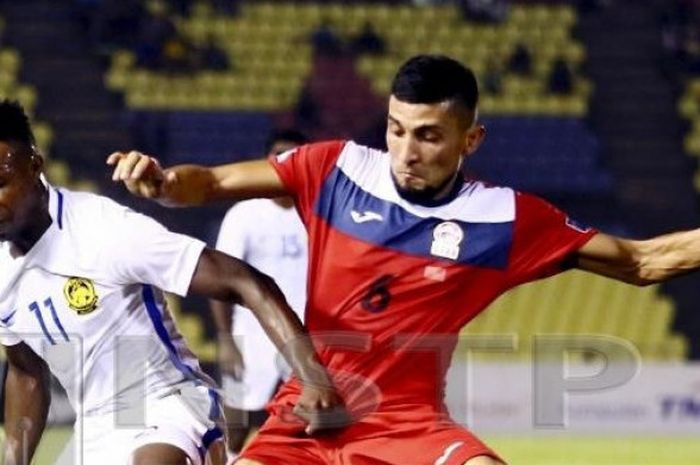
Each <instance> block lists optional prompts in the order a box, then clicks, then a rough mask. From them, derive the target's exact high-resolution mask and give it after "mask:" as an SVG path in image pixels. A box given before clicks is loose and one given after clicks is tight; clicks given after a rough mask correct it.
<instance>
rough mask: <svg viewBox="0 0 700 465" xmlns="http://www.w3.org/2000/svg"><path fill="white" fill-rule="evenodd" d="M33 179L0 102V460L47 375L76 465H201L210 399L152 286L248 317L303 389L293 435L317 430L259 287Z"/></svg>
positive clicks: (29, 434) (293, 331) (282, 321)
mask: <svg viewBox="0 0 700 465" xmlns="http://www.w3.org/2000/svg"><path fill="white" fill-rule="evenodd" d="M41 173H42V159H41V157H40V156H39V155H38V154H37V152H36V149H35V148H34V137H33V135H32V131H31V127H30V125H29V122H28V119H27V117H26V115H25V114H24V112H23V110H22V108H21V107H20V106H19V105H17V104H15V103H11V102H7V101H3V102H0V276H2V280H1V281H0V342H2V344H3V345H4V346H5V351H6V355H7V363H8V375H7V380H6V383H5V399H6V401H5V432H6V441H5V443H4V445H3V450H2V454H3V458H4V463H5V464H6V465H25V464H28V463H30V462H31V459H32V456H33V454H34V451H35V449H36V446H37V444H38V442H39V439H40V437H41V435H42V431H43V429H44V425H45V421H46V415H47V408H48V405H49V394H48V385H47V374H48V372H49V370H50V372H51V373H53V374H54V375H55V376H56V377H57V378H58V379H59V381H60V382H61V384H62V385H63V387H64V388H65V389H66V391H67V393H68V396H69V399H70V400H71V402H72V405H73V406H74V408H75V409H76V412H77V415H78V417H79V419H80V420H81V422H80V423H81V426H82V430H81V438H80V439H81V444H82V447H80V448H79V449H80V450H79V453H78V454H77V455H78V456H77V457H76V463H84V464H89V465H93V464H94V465H97V464H99V465H128V464H133V465H166V464H168V465H170V464H172V465H186V464H201V463H204V460H205V458H206V457H207V452H208V448H209V446H210V445H211V444H212V442H214V441H216V440H218V439H219V438H221V436H222V430H221V429H220V419H221V418H220V415H219V413H220V409H219V405H218V400H217V394H216V392H215V391H214V390H213V389H212V387H213V384H212V383H211V382H210V380H209V379H208V377H207V376H206V375H205V374H204V373H203V372H202V371H201V370H200V368H199V365H198V362H197V360H196V358H195V357H194V356H193V355H192V353H191V352H190V351H189V350H188V349H187V347H186V346H185V343H184V341H183V338H182V337H181V335H180V334H179V333H178V332H177V329H176V328H175V325H174V322H173V320H172V319H171V317H170V314H169V312H168V310H167V308H166V306H165V301H164V299H163V291H167V292H173V293H176V294H179V295H186V294H188V293H194V294H199V295H202V296H205V297H208V298H216V299H220V300H223V301H228V302H231V303H233V302H241V303H243V304H245V305H246V306H247V307H248V308H250V309H252V311H253V312H254V313H255V315H256V317H257V318H258V320H259V321H260V322H261V324H262V325H263V327H264V328H265V329H266V331H267V332H268V334H269V335H270V337H271V338H272V339H273V340H274V341H275V344H276V345H277V346H278V347H279V348H280V349H281V351H282V352H283V353H284V354H285V356H286V357H287V360H288V361H289V363H290V365H291V366H292V367H293V368H294V371H295V373H296V374H297V375H298V376H299V377H301V378H302V379H304V380H305V381H306V396H305V399H303V400H302V401H300V402H299V403H297V404H296V405H295V406H294V409H293V411H290V413H291V414H294V415H295V416H298V417H301V418H304V419H305V420H306V421H308V429H307V433H313V432H314V431H315V430H317V429H322V428H324V427H327V426H328V421H327V417H328V415H327V414H328V413H329V409H331V408H333V407H334V406H340V402H339V397H338V396H337V394H336V393H335V388H333V387H332V384H331V383H330V380H329V378H328V376H327V374H326V372H325V370H323V369H322V368H321V366H320V364H318V362H317V358H316V355H315V352H314V349H313V347H312V346H311V344H310V342H309V340H308V338H307V337H306V336H305V334H304V331H303V327H302V324H301V322H300V321H299V319H298V318H297V317H296V315H295V314H294V312H293V311H292V310H291V309H290V308H289V307H288V305H287V304H286V302H285V300H284V297H283V295H282V294H281V292H280V291H279V289H278V288H277V287H276V286H275V285H274V282H273V281H272V280H271V279H270V278H268V277H267V276H265V275H263V274H262V273H260V272H258V271H257V270H255V269H254V268H252V267H250V266H249V265H247V264H245V263H244V262H242V261H240V260H237V259H234V258H232V257H229V256H227V255H224V254H222V253H220V252H217V251H214V250H212V249H208V248H206V247H205V245H204V244H203V243H202V242H200V241H198V240H195V239H192V238H189V237H187V236H183V235H180V234H175V233H172V232H169V231H168V230H167V229H165V228H164V227H162V226H161V225H160V224H158V223H156V222H155V221H153V220H151V219H150V218H148V217H146V216H143V215H140V214H137V213H135V212H133V211H131V210H129V209H127V208H125V207H122V206H120V205H118V204H116V203H114V202H112V201H111V200H109V199H107V198H104V197H100V196H97V195H93V194H87V193H75V192H70V191H68V190H64V189H57V188H55V187H53V186H51V185H49V184H47V183H46V182H45V181H44V180H43V177H42V175H41ZM338 410H340V411H341V412H342V408H339V409H338ZM216 459H217V461H218V462H217V463H221V460H223V459H224V457H217V458H216Z"/></svg>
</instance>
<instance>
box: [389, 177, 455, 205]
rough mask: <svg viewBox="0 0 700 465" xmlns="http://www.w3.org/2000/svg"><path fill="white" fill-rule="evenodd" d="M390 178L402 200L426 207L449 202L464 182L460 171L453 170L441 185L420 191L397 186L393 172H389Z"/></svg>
mask: <svg viewBox="0 0 700 465" xmlns="http://www.w3.org/2000/svg"><path fill="white" fill-rule="evenodd" d="M391 179H392V181H393V182H394V186H395V187H396V191H397V192H398V193H399V195H400V196H401V197H402V198H403V199H404V200H408V201H409V202H411V203H415V204H418V205H423V206H426V207H434V206H438V205H442V204H444V203H447V202H449V201H450V200H452V199H453V198H454V197H455V196H456V195H457V193H458V192H459V190H460V189H461V188H462V185H463V184H464V177H463V176H462V173H461V171H457V172H455V173H454V175H453V176H451V177H450V178H448V179H447V180H445V181H444V182H443V183H442V184H441V185H439V186H437V187H431V188H426V189H424V190H422V191H420V192H416V191H412V190H408V189H404V188H402V187H401V186H399V184H398V182H396V178H394V174H393V173H391Z"/></svg>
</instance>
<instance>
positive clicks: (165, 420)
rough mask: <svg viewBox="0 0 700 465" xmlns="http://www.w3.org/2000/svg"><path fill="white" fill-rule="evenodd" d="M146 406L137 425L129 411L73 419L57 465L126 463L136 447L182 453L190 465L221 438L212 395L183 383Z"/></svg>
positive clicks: (197, 464) (198, 464)
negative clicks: (153, 446) (166, 447)
mask: <svg viewBox="0 0 700 465" xmlns="http://www.w3.org/2000/svg"><path fill="white" fill-rule="evenodd" d="M145 404H146V412H145V415H140V416H141V417H145V419H143V420H139V421H133V420H135V419H136V418H138V416H132V415H131V413H132V412H129V414H128V415H125V414H124V412H121V413H120V414H118V415H117V414H114V413H110V414H107V415H88V416H84V417H83V418H82V421H80V420H78V421H76V427H75V431H74V435H73V438H72V439H71V441H69V444H68V445H67V447H66V450H64V452H63V454H61V457H60V458H59V460H58V461H57V462H56V465H95V464H99V465H128V464H130V463H131V456H132V454H133V452H134V451H135V450H136V449H138V448H140V447H142V446H144V445H147V444H154V443H161V444H162V443H164V444H170V445H173V446H175V447H177V448H178V449H181V450H182V451H184V452H185V453H186V454H187V456H188V457H189V459H190V462H191V463H192V465H203V464H205V463H206V456H207V451H208V449H209V446H210V445H211V444H212V443H213V442H214V441H217V440H220V439H221V438H222V437H223V428H222V427H221V424H222V421H223V420H222V416H221V408H220V404H219V402H218V395H217V394H216V393H215V391H213V390H211V389H209V388H208V387H206V386H197V387H195V386H193V385H189V384H188V385H185V387H183V388H180V389H178V390H177V391H175V392H174V393H173V394H170V395H167V396H165V397H162V398H159V399H148V400H147V401H146V403H145ZM129 417H131V418H129ZM130 423H131V424H130ZM135 423H140V424H135ZM81 446H82V447H81ZM76 451H77V453H76Z"/></svg>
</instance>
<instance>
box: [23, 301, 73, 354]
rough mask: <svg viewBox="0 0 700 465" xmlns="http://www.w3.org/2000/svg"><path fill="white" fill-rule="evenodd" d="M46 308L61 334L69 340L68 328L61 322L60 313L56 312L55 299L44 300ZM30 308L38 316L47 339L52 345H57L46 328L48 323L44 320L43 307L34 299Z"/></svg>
mask: <svg viewBox="0 0 700 465" xmlns="http://www.w3.org/2000/svg"><path fill="white" fill-rule="evenodd" d="M44 308H45V309H47V310H48V311H49V312H50V313H51V318H52V319H53V322H54V325H55V326H56V328H58V331H59V332H60V333H61V336H63V339H64V340H65V341H66V342H68V340H69V339H68V334H66V330H65V329H63V325H62V324H61V320H59V319H58V314H57V313H56V307H55V306H54V304H53V301H52V300H51V297H49V298H48V299H46V300H44ZM29 310H31V311H32V313H34V316H35V317H36V319H37V321H38V322H39V327H40V328H41V331H42V332H43V333H44V336H46V339H48V340H49V342H50V343H51V345H56V340H55V339H54V338H53V336H51V334H49V331H48V329H47V328H46V323H45V322H44V315H43V314H42V311H41V308H40V307H39V303H38V302H36V301H34V302H32V303H31V304H29Z"/></svg>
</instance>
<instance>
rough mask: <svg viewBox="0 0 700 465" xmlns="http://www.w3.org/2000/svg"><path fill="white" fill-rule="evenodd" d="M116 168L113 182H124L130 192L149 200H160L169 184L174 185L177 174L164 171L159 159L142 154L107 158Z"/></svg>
mask: <svg viewBox="0 0 700 465" xmlns="http://www.w3.org/2000/svg"><path fill="white" fill-rule="evenodd" d="M107 164H108V165H111V166H114V172H113V173H112V180H113V181H122V182H123V183H124V185H126V188H127V189H129V192H131V193H132V194H134V195H136V196H139V197H145V198H147V199H158V198H160V197H161V196H162V195H163V191H164V189H165V188H166V187H167V184H168V183H174V182H175V181H176V179H175V173H172V172H167V171H165V170H163V167H162V166H161V165H160V162H158V160H157V159H155V158H153V157H151V156H148V155H145V154H143V153H141V152H137V151H133V150H132V151H131V152H114V153H113V154H111V155H110V156H109V157H108V158H107Z"/></svg>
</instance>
